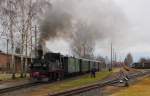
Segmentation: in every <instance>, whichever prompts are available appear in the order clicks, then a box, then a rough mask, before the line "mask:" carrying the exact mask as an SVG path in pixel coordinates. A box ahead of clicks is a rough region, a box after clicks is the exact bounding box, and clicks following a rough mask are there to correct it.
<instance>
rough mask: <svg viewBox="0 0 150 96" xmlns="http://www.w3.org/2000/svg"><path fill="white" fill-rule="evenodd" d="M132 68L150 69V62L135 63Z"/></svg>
mask: <svg viewBox="0 0 150 96" xmlns="http://www.w3.org/2000/svg"><path fill="white" fill-rule="evenodd" d="M132 68H136V69H150V62H145V63H133V64H132Z"/></svg>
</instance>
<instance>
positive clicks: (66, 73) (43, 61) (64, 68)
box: [30, 50, 106, 81]
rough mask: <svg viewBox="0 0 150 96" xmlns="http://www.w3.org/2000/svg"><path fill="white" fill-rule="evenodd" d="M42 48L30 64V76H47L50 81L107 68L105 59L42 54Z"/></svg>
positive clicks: (39, 77)
mask: <svg viewBox="0 0 150 96" xmlns="http://www.w3.org/2000/svg"><path fill="white" fill-rule="evenodd" d="M42 54H43V52H42V50H38V57H37V58H34V59H33V62H32V64H31V66H30V76H31V78H33V79H36V80H42V79H44V78H47V80H49V81H54V80H58V79H59V80H61V79H63V78H66V77H70V76H75V75H76V76H77V75H81V74H85V73H88V72H90V71H91V70H92V69H93V68H94V69H96V71H101V70H103V69H105V67H106V66H105V62H104V61H96V60H89V59H83V58H75V57H68V56H63V55H61V54H60V53H51V52H49V53H46V54H45V55H44V56H42Z"/></svg>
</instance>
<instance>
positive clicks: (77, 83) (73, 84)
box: [48, 71, 112, 92]
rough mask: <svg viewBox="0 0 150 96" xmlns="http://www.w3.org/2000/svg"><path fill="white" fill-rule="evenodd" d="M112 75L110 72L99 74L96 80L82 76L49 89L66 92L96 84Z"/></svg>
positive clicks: (51, 86) (88, 76)
mask: <svg viewBox="0 0 150 96" xmlns="http://www.w3.org/2000/svg"><path fill="white" fill-rule="evenodd" d="M111 74H112V72H108V71H103V72H97V74H96V78H91V77H90V75H85V76H81V77H80V78H78V79H73V80H66V81H64V82H63V83H58V84H54V85H53V84H52V85H50V86H49V88H48V89H49V90H50V91H51V92H59V91H64V90H66V89H70V88H77V87H81V86H85V85H88V84H93V83H96V82H98V81H100V80H102V79H104V78H106V77H108V76H110V75H111Z"/></svg>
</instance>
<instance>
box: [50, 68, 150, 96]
mask: <svg viewBox="0 0 150 96" xmlns="http://www.w3.org/2000/svg"><path fill="white" fill-rule="evenodd" d="M147 74H150V70H148V71H143V72H137V73H134V74H131V75H129V76H128V77H129V79H135V78H138V77H140V76H144V75H147ZM119 80H120V79H118V78H117V79H113V80H107V81H105V82H102V83H97V84H93V85H89V86H86V87H81V88H77V89H73V90H68V91H64V92H60V93H54V94H50V93H49V94H48V96H78V94H81V93H84V92H87V91H90V90H94V89H100V88H103V87H105V86H107V85H112V84H117V83H119Z"/></svg>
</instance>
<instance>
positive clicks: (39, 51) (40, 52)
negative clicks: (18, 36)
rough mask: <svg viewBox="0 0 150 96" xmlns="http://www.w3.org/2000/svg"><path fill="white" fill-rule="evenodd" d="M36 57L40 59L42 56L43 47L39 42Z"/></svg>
mask: <svg viewBox="0 0 150 96" xmlns="http://www.w3.org/2000/svg"><path fill="white" fill-rule="evenodd" d="M37 57H38V58H39V59H42V57H43V47H42V45H41V44H39V46H38V49H37Z"/></svg>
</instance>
